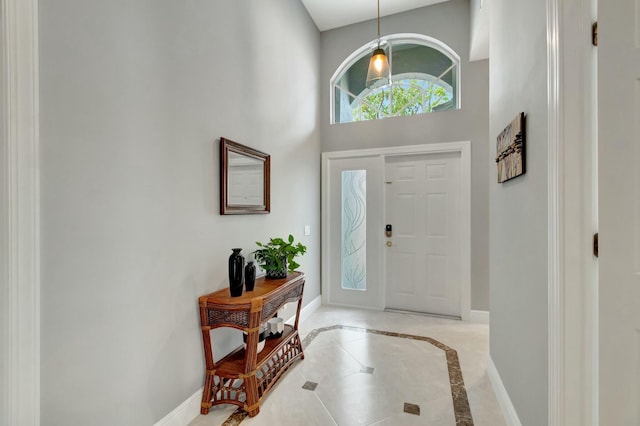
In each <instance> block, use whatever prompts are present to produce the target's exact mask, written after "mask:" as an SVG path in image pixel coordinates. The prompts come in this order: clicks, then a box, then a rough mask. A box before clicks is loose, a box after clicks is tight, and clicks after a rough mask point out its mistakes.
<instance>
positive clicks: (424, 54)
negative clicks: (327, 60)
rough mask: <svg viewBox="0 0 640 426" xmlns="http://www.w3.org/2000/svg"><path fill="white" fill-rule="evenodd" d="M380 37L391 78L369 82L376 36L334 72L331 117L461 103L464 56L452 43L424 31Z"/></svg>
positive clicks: (339, 119)
mask: <svg viewBox="0 0 640 426" xmlns="http://www.w3.org/2000/svg"><path fill="white" fill-rule="evenodd" d="M381 41H382V44H381V47H382V48H383V49H384V50H385V52H386V54H387V57H388V58H389V72H390V79H389V80H388V81H382V82H378V83H377V84H375V85H374V86H372V87H366V84H365V83H366V79H367V68H368V66H369V59H370V57H371V52H372V50H373V46H374V44H375V45H376V46H377V40H376V41H375V42H372V43H368V44H367V45H365V46H362V47H361V48H360V49H358V50H356V51H355V52H353V53H352V54H351V55H350V56H349V57H348V58H347V59H346V60H345V61H344V62H343V63H342V64H341V65H340V67H338V69H337V71H336V72H335V74H334V75H333V77H332V78H331V97H332V99H331V106H332V113H331V122H332V123H348V122H352V121H364V120H376V119H380V118H386V117H397V116H404V115H416V114H423V113H427V112H434V111H442V110H448V109H456V108H460V96H459V91H460V84H459V81H460V57H459V56H458V55H457V54H456V53H455V52H454V51H453V50H452V49H451V48H449V47H448V46H447V45H445V44H444V43H442V42H441V41H439V40H436V39H434V38H431V37H428V36H424V35H420V34H394V35H390V36H386V37H383V38H382V39H381Z"/></svg>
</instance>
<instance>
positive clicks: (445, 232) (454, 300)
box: [385, 152, 462, 317]
mask: <svg viewBox="0 0 640 426" xmlns="http://www.w3.org/2000/svg"><path fill="white" fill-rule="evenodd" d="M461 171H462V168H461V157H460V153H459V152H450V153H439V154H425V155H413V156H399V157H387V160H386V170H385V224H386V225H390V226H391V236H386V238H385V243H386V245H385V275H386V284H385V287H386V307H387V308H392V309H400V310H408V311H417V312H426V313H432V314H439V315H448V316H454V317H460V316H461V303H460V297H461V283H462V272H461V271H462V268H461V264H462V260H461V255H462V245H461V229H462V215H461V209H462V176H461Z"/></svg>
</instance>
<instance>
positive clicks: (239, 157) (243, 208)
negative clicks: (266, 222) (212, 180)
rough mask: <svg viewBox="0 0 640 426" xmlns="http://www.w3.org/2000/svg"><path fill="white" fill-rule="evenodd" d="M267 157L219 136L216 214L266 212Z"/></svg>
mask: <svg viewBox="0 0 640 426" xmlns="http://www.w3.org/2000/svg"><path fill="white" fill-rule="evenodd" d="M270 174H271V156H270V155H269V154H265V153H264V152H260V151H258V150H256V149H253V148H250V147H248V146H245V145H242V144H239V143H237V142H234V141H231V140H229V139H226V138H220V214H266V213H269V211H270V202H269V201H270V200H269V198H270Z"/></svg>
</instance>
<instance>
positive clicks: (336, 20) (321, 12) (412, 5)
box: [302, 0, 447, 31]
mask: <svg viewBox="0 0 640 426" xmlns="http://www.w3.org/2000/svg"><path fill="white" fill-rule="evenodd" d="M444 1H447V0H381V1H380V15H381V16H387V15H393V14H394V13H400V12H405V11H407V10H412V9H417V8H419V7H424V6H429V5H432V4H436V3H442V2H444ZM302 4H304V6H305V7H306V8H307V10H308V11H309V15H311V18H312V19H313V21H314V22H315V23H316V25H317V26H318V29H319V30H320V31H326V30H330V29H332V28H338V27H344V26H345V25H351V24H355V23H356V22H362V21H366V20H368V19H373V18H376V17H377V16H378V2H377V0H302Z"/></svg>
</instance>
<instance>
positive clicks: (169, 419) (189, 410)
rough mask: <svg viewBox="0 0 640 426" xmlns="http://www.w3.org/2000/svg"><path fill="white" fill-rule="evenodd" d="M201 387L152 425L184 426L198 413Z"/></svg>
mask: <svg viewBox="0 0 640 426" xmlns="http://www.w3.org/2000/svg"><path fill="white" fill-rule="evenodd" d="M201 402H202V388H200V389H198V390H197V391H196V392H195V393H194V394H193V395H191V396H190V397H189V398H187V400H186V401H184V402H183V403H182V404H180V405H178V406H177V407H176V408H175V409H174V410H173V411H172V412H170V413H169V414H167V415H166V416H164V417H163V418H162V419H161V420H159V421H158V422H157V423H156V424H155V425H154V426H185V425H188V424H189V423H191V422H192V421H193V420H194V419H195V418H196V417H198V416H199V415H200V403H201Z"/></svg>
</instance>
